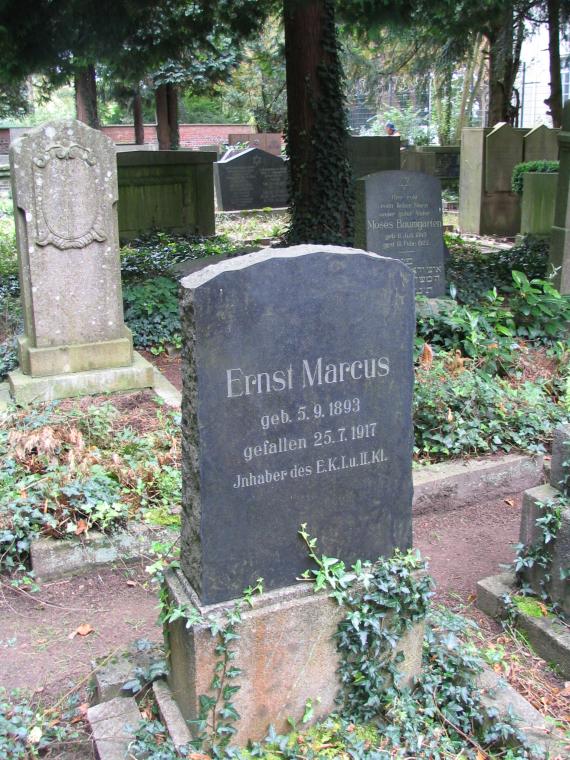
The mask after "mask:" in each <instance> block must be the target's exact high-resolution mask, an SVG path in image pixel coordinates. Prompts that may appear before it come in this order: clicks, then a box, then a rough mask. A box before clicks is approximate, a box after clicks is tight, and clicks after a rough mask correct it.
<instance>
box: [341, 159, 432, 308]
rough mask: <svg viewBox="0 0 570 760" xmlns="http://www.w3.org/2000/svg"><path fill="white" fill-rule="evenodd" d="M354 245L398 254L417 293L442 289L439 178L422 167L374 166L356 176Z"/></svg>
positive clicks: (426, 294) (429, 294)
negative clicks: (384, 168)
mask: <svg viewBox="0 0 570 760" xmlns="http://www.w3.org/2000/svg"><path fill="white" fill-rule="evenodd" d="M355 241H356V245H358V246H359V247H360V248H364V249H365V250H367V251H374V252H375V253H379V254H380V255H381V256H390V257H393V258H395V259H400V261H403V262H404V264H407V265H408V266H409V267H410V269H412V270H413V272H414V275H415V286H416V293H418V294H420V295H425V296H428V297H429V298H439V297H441V296H444V295H445V269H444V246H443V224H442V208H441V183H440V181H439V179H437V177H431V176H429V175H428V174H422V173H421V172H407V171H393V172H390V171H389V172H377V173H376V174H369V175H368V176H367V177H362V178H361V179H359V180H357V182H356V210H355Z"/></svg>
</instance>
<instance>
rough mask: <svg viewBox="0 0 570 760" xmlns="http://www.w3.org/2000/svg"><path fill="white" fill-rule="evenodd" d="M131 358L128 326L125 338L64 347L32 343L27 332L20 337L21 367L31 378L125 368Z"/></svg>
mask: <svg viewBox="0 0 570 760" xmlns="http://www.w3.org/2000/svg"><path fill="white" fill-rule="evenodd" d="M132 360H133V339H132V334H131V331H130V330H129V329H128V327H125V328H124V337H123V338H116V339H115V340H102V341H94V342H93V343H76V344H71V345H64V346H32V345H30V340H29V338H28V337H27V336H26V335H20V336H19V337H18V361H19V364H20V368H21V370H22V372H24V373H25V374H26V375H31V376H32V377H49V376H50V375H61V374H66V373H69V372H85V371H92V370H96V369H112V368H114V367H126V366H128V365H129V364H131V362H132Z"/></svg>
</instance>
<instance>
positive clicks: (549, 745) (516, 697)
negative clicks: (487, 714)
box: [477, 667, 567, 760]
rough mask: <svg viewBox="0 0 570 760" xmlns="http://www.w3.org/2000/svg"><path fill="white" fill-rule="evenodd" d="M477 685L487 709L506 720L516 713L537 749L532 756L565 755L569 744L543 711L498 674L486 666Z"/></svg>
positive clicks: (519, 724)
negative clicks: (544, 715)
mask: <svg viewBox="0 0 570 760" xmlns="http://www.w3.org/2000/svg"><path fill="white" fill-rule="evenodd" d="M477 685H478V687H479V688H480V689H481V692H482V694H481V701H482V702H483V704H484V706H485V707H486V708H487V709H488V710H493V711H496V712H497V713H498V715H499V716H501V717H503V718H507V719H508V718H509V717H510V715H512V714H513V713H514V714H515V715H516V717H517V719H518V721H517V723H516V724H515V725H516V727H517V728H518V729H519V730H520V731H522V733H523V734H524V735H525V736H526V738H527V741H528V743H529V744H530V745H531V747H533V748H534V747H535V748H536V751H532V750H531V752H530V756H531V758H537V760H543V759H544V757H545V756H546V757H557V756H559V757H564V753H565V749H566V747H567V744H566V742H565V741H564V737H563V736H562V733H561V732H560V731H558V730H556V729H555V728H553V726H552V725H550V724H549V723H547V722H546V720H545V718H544V717H543V716H542V715H541V713H539V712H538V710H536V709H535V708H534V707H533V706H532V705H531V704H530V702H527V700H526V699H525V698H524V697H523V696H522V695H521V694H519V693H518V691H517V690H516V689H514V688H513V687H512V686H511V685H510V684H509V683H507V681H505V680H504V679H503V678H501V676H500V675H499V674H498V673H495V672H494V671H493V670H491V669H490V668H487V667H485V669H484V670H483V672H482V673H481V674H480V675H479V677H478V679H477Z"/></svg>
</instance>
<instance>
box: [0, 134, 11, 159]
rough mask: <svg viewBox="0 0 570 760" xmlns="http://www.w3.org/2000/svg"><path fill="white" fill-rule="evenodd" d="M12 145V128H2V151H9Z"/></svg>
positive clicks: (0, 135)
mask: <svg viewBox="0 0 570 760" xmlns="http://www.w3.org/2000/svg"><path fill="white" fill-rule="evenodd" d="M9 145H10V130H9V129H0V153H8V146H9Z"/></svg>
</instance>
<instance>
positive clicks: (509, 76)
mask: <svg viewBox="0 0 570 760" xmlns="http://www.w3.org/2000/svg"><path fill="white" fill-rule="evenodd" d="M524 23H525V20H524V14H522V13H519V14H517V18H516V20H515V13H514V6H513V0H508V2H505V4H504V10H503V12H502V14H501V16H500V17H499V18H498V19H497V22H496V24H495V26H494V27H492V28H491V29H490V30H489V31H488V32H487V38H488V40H489V114H488V121H487V124H488V126H490V127H492V126H494V125H495V124H497V122H499V121H506V122H507V123H508V124H513V123H514V121H515V119H516V115H517V110H518V107H513V106H512V105H511V99H512V96H513V90H514V86H515V79H516V77H517V72H518V70H519V65H520V55H521V48H522V43H523V39H524V34H525V27H524Z"/></svg>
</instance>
